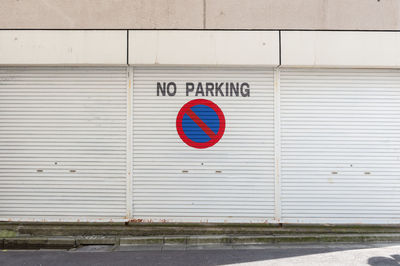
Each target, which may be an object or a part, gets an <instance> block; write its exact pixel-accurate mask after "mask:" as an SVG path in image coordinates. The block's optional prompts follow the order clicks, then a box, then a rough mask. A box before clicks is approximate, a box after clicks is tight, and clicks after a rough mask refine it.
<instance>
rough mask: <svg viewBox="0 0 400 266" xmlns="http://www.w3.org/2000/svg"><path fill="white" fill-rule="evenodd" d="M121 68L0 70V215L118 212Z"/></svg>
mask: <svg viewBox="0 0 400 266" xmlns="http://www.w3.org/2000/svg"><path fill="white" fill-rule="evenodd" d="M126 82H127V71H126V67H8V68H4V67H3V68H0V218H1V219H6V220H7V219H10V218H12V219H19V218H21V219H25V220H29V219H32V220H40V219H45V220H47V219H49V220H68V219H72V220H77V219H80V218H82V219H83V220H85V219H90V218H93V217H96V218H122V217H124V216H125V215H126V192H125V191H126V96H127V93H126V92H127V90H126V88H127V85H126Z"/></svg>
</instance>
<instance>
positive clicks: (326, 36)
mask: <svg viewBox="0 0 400 266" xmlns="http://www.w3.org/2000/svg"><path fill="white" fill-rule="evenodd" d="M281 34H282V42H281V43H282V49H281V52H282V66H312V67H319V66H322V67H330V66H332V67H400V49H399V47H400V32H351V31H346V32H333V31H325V32H322V31H286V32H285V31H283V32H282V33H281Z"/></svg>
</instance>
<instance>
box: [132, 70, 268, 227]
mask: <svg viewBox="0 0 400 266" xmlns="http://www.w3.org/2000/svg"><path fill="white" fill-rule="evenodd" d="M133 72H134V76H133V84H134V85H133V215H134V218H135V219H143V220H145V221H149V220H152V221H209V222H212V221H242V222H251V221H259V222H260V221H266V220H267V219H271V218H273V215H274V144H273V142H274V141H273V138H274V131H273V71H272V70H271V69H259V68H191V67H186V68H172V67H169V68H168V67H160V68H134V70H133ZM157 82H166V83H168V82H176V85H177V93H176V95H175V96H173V97H170V96H157ZM186 82H194V83H198V82H203V83H205V82H213V83H215V82H248V83H249V84H250V88H251V95H250V97H211V96H208V97H200V96H197V97H196V96H192V95H189V96H186V94H185V83H186ZM198 98H203V99H208V100H211V101H213V102H214V103H216V104H217V105H218V106H219V107H220V108H221V109H222V111H223V112H224V115H225V119H226V129H225V133H224V136H223V137H222V139H221V140H220V141H219V142H218V143H217V144H215V146H212V147H210V148H207V149H195V148H193V147H190V146H188V145H186V144H185V143H184V142H183V141H182V140H181V139H180V137H179V136H178V133H177V129H176V118H177V114H178V112H179V110H180V109H181V107H182V106H183V105H184V104H185V103H187V102H188V101H190V100H192V99H198Z"/></svg>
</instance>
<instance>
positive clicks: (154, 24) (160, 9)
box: [0, 0, 400, 30]
mask: <svg viewBox="0 0 400 266" xmlns="http://www.w3.org/2000/svg"><path fill="white" fill-rule="evenodd" d="M14 28H19V29H21V28H25V29H49V28H53V29H111V28H113V29H204V28H207V29H337V30H343V29H350V30H395V29H397V30H398V29H400V1H399V0H1V1H0V29H14Z"/></svg>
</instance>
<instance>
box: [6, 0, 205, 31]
mask: <svg viewBox="0 0 400 266" xmlns="http://www.w3.org/2000/svg"><path fill="white" fill-rule="evenodd" d="M203 11H204V8H203V0H168V1H167V0H42V1H38V0H1V1H0V28H8V29H12V28H25V29H113V28H116V29H129V28H131V29H133V28H134V29H155V28H162V29H175V28H179V29H187V28H188V29H195V28H196V29H197V28H202V27H203V17H204V16H203V13H204V12H203Z"/></svg>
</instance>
